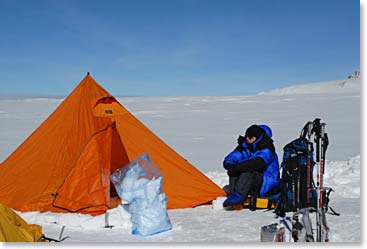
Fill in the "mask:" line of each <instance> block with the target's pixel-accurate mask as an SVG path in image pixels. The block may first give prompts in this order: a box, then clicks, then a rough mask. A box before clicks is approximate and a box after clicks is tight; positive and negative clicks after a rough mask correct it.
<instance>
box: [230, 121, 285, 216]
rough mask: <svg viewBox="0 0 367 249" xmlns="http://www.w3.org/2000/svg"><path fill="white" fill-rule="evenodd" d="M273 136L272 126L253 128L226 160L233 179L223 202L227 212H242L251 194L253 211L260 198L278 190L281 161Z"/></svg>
mask: <svg viewBox="0 0 367 249" xmlns="http://www.w3.org/2000/svg"><path fill="white" fill-rule="evenodd" d="M271 137H272V131H271V129H270V128H269V127H268V126H266V125H251V126H250V127H249V128H248V129H247V130H246V133H245V136H244V137H243V136H239V137H238V139H237V142H238V146H237V147H236V148H235V150H234V151H232V152H231V153H230V154H229V155H227V156H226V157H225V159H224V161H223V167H224V168H225V169H226V170H227V174H228V176H229V189H228V190H227V191H228V192H229V193H228V194H229V195H228V197H227V199H226V200H225V201H224V202H223V207H224V208H225V209H227V208H228V209H231V208H232V209H233V208H234V207H235V209H242V205H243V203H244V202H245V200H246V198H247V196H248V194H251V199H250V206H249V208H250V210H255V209H256V198H257V197H258V196H259V197H264V196H266V194H267V193H268V192H269V191H270V190H272V189H273V188H275V187H278V185H279V161H278V156H277V154H276V152H275V147H274V144H273V140H272V139H271ZM239 205H240V206H241V208H238V206H239Z"/></svg>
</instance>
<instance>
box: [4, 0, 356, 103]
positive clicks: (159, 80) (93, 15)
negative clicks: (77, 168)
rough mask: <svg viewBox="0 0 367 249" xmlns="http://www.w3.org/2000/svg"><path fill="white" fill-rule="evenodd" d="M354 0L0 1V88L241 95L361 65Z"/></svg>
mask: <svg viewBox="0 0 367 249" xmlns="http://www.w3.org/2000/svg"><path fill="white" fill-rule="evenodd" d="M359 8H360V3H359V1H358V0H333V1H327V0H297V1H295V0H281V1H276V0H262V1H254V0H229V1H224V0H222V1H219V0H181V1H178V0H167V1H163V0H155V1H148V0H146V1H142V0H135V1H127V0H120V1H118V0H116V1H113V0H109V1H92V0H88V1H87V0H85V1H84V0H83V1H81V0H73V1H71V0H70V1H68V0H62V1H61V0H60V1H59V0H48V1H41V0H34V1H27V0H0V86H1V90H0V95H2V94H41V95H62V96H64V95H67V94H68V93H69V92H70V91H71V90H72V89H73V88H74V87H75V86H76V85H77V84H78V83H79V82H80V80H81V79H82V78H83V77H84V76H85V74H86V72H88V71H89V72H91V75H92V76H93V77H94V78H95V79H96V80H97V81H98V82H99V83H101V84H102V85H103V86H104V87H105V88H106V89H107V90H108V91H110V92H111V93H112V94H114V95H116V96H122V95H124V96H126V95H153V96H168V95H175V96H180V95H185V96H186V95H247V94H253V93H257V92H260V91H265V90H269V89H273V88H278V87H283V86H288V85H291V84H297V83H305V82H316V81H328V80H336V79H344V78H346V76H347V75H348V74H349V73H352V72H353V71H355V70H356V69H358V68H359V67H360V49H359V47H360V43H359V40H360V31H359V30H360V23H359V19H360V11H359Z"/></svg>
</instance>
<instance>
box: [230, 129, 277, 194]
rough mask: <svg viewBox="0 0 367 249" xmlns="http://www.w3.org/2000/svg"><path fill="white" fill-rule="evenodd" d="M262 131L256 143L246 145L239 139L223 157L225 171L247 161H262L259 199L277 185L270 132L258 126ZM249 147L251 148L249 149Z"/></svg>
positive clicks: (274, 157)
mask: <svg viewBox="0 0 367 249" xmlns="http://www.w3.org/2000/svg"><path fill="white" fill-rule="evenodd" d="M260 128H261V129H262V130H263V131H264V132H263V134H261V136H260V137H258V138H257V139H256V141H255V142H254V143H253V144H251V145H248V144H247V143H246V142H245V141H243V140H242V141H241V140H240V139H239V145H238V146H237V147H236V149H235V150H234V151H232V152H231V153H230V154H229V155H228V156H226V157H225V159H224V162H223V166H224V168H225V169H227V170H228V169H229V167H233V166H235V165H239V164H241V163H244V162H246V161H249V160H253V161H255V160H258V159H262V160H263V161H264V162H265V169H264V171H263V172H262V173H263V183H262V185H261V190H260V197H264V196H265V195H266V193H267V192H269V191H270V190H271V189H273V188H275V187H277V186H278V185H279V160H278V156H277V154H276V153H275V148H274V145H273V140H272V139H271V137H272V131H271V129H270V127H268V126H266V125H260ZM249 146H251V147H249Z"/></svg>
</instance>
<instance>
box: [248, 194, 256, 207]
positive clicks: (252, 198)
mask: <svg viewBox="0 0 367 249" xmlns="http://www.w3.org/2000/svg"><path fill="white" fill-rule="evenodd" d="M256 202H257V194H255V193H252V194H251V198H250V205H249V209H250V210H251V211H255V210H256Z"/></svg>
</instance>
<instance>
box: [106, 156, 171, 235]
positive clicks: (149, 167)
mask: <svg viewBox="0 0 367 249" xmlns="http://www.w3.org/2000/svg"><path fill="white" fill-rule="evenodd" d="M110 178H111V181H112V182H113V184H114V185H115V188H116V191H117V193H118V195H119V197H120V198H121V199H122V200H125V201H128V202H129V203H130V204H129V208H128V211H129V213H130V215H131V220H132V234H136V235H141V236H148V235H153V234H157V233H160V232H163V231H167V230H170V229H171V228H172V225H171V221H170V219H169V216H168V213H167V197H166V195H165V194H164V193H163V192H162V184H163V176H162V174H161V172H160V171H159V169H158V168H157V167H156V166H155V165H154V164H153V163H152V162H151V161H150V159H149V156H148V154H147V153H144V154H142V155H141V156H139V157H137V158H136V159H135V160H134V161H132V162H131V163H129V164H128V165H126V166H123V167H122V168H120V169H118V170H116V171H115V172H114V173H113V174H112V175H111V177H110Z"/></svg>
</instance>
